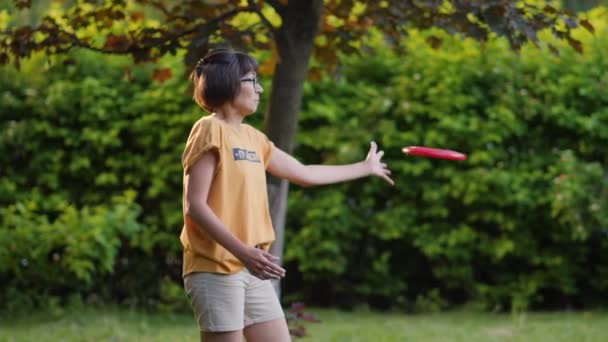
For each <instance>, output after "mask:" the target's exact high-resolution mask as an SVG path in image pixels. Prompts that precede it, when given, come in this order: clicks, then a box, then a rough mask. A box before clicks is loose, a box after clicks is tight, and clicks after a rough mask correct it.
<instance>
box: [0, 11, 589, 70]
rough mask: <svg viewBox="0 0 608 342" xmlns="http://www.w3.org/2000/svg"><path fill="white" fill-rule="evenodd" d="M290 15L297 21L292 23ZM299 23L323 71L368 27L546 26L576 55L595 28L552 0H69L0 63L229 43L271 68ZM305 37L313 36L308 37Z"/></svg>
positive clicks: (526, 34)
mask: <svg viewBox="0 0 608 342" xmlns="http://www.w3.org/2000/svg"><path fill="white" fill-rule="evenodd" d="M13 3H14V6H15V7H16V8H17V9H24V8H30V7H31V6H32V3H31V2H30V1H23V0H13ZM321 8H322V9H323V14H322V16H321V17H320V18H318V15H317V13H320V12H321V11H320V9H321ZM150 10H154V12H153V13H154V14H151V12H150ZM294 13H296V14H299V15H300V16H304V17H305V19H302V20H301V21H300V22H299V23H297V24H294V23H293V22H290V21H289V19H292V18H293V14H294ZM161 23H162V24H161ZM298 25H300V26H299V29H300V30H303V32H304V31H305V32H307V33H310V34H312V35H313V36H315V39H314V44H315V52H314V54H315V58H316V59H317V60H320V61H322V64H321V65H324V66H325V68H327V67H329V69H333V68H334V67H335V66H337V65H338V62H339V58H338V57H339V54H338V53H339V52H343V53H344V52H346V53H355V52H358V50H359V49H360V48H361V43H362V40H361V39H360V38H361V37H363V36H365V35H366V34H367V31H368V30H369V29H370V28H371V27H375V28H377V29H379V30H381V31H382V32H383V33H384V34H385V35H386V37H387V38H390V39H392V40H393V41H394V42H398V41H399V40H400V39H401V38H402V37H403V36H404V35H407V33H408V29H411V28H418V29H422V30H424V29H429V28H433V27H438V28H441V29H442V30H445V31H446V32H449V33H450V34H459V35H462V36H465V37H471V38H474V39H476V40H478V41H482V42H483V41H487V40H488V38H489V37H490V36H491V35H496V36H499V37H505V38H507V40H508V41H509V43H510V45H511V46H512V47H513V48H514V49H520V48H521V46H522V45H523V44H524V43H525V42H528V41H531V42H534V43H535V44H539V43H540V40H539V38H538V35H537V32H539V31H541V30H543V29H547V28H551V32H552V34H553V35H554V36H555V37H558V38H560V39H564V40H565V41H567V42H568V43H569V44H570V45H571V46H572V47H574V48H575V49H576V50H578V51H579V52H582V49H583V47H582V45H581V43H580V41H579V40H577V39H576V38H575V37H574V36H573V35H572V30H573V29H575V28H577V27H580V26H582V27H584V28H586V29H588V30H589V31H594V28H593V26H592V25H591V23H590V22H589V21H588V20H587V19H585V18H577V16H576V15H575V14H574V13H572V12H569V11H566V10H562V9H560V8H559V7H558V6H555V4H554V1H533V0H532V1H513V0H499V1H491V2H476V1H414V0H408V1H403V0H399V1H372V2H360V1H354V0H349V1H344V0H331V1H311V2H304V3H301V2H297V1H293V2H290V1H280V0H271V1H255V0H247V1H193V2H186V3H176V4H167V3H165V2H164V1H158V0H114V1H86V2H76V3H70V4H69V5H67V6H66V8H65V12H63V11H51V12H50V13H49V14H47V15H44V16H43V17H42V18H41V20H40V23H37V24H36V25H22V26H17V27H11V28H10V29H8V30H5V31H3V32H2V33H1V34H0V63H2V64H6V63H9V62H14V63H15V64H16V65H19V62H20V60H21V59H23V58H27V57H29V56H31V54H32V53H33V52H37V51H45V52H46V53H48V54H56V53H60V52H65V51H69V50H70V49H72V48H74V47H80V48H86V49H90V50H94V51H101V52H106V53H112V54H129V55H131V56H132V57H133V59H134V60H135V61H138V62H143V61H155V60H157V59H158V58H159V57H162V56H164V55H166V54H175V53H176V52H177V51H180V50H182V49H183V50H185V51H186V56H187V64H189V65H193V64H194V62H195V61H196V60H197V59H198V58H199V57H201V55H203V54H204V53H205V52H206V51H207V50H208V49H209V48H210V47H213V46H214V45H217V44H218V43H220V44H223V43H226V42H228V43H230V44H231V45H233V46H236V47H241V48H248V47H249V48H254V49H263V50H271V49H273V50H274V51H275V53H274V54H273V58H270V59H269V60H268V63H269V65H267V66H266V67H265V68H262V69H263V70H265V71H272V70H273V69H274V64H275V63H276V62H277V61H278V60H279V57H278V56H279V55H280V56H282V57H283V58H286V57H287V56H286V54H288V53H289V52H288V46H286V45H285V44H284V43H283V42H284V41H285V40H284V37H283V35H284V33H285V32H286V31H289V30H291V29H292V28H295V27H298ZM304 27H305V29H303V28H304ZM308 40H310V42H312V41H313V39H312V37H311V38H310V39H308ZM441 41H442V38H441V35H432V36H429V37H427V42H428V43H429V44H431V45H432V46H434V47H438V46H439V45H441ZM395 45H398V43H397V44H395ZM277 48H278V52H279V53H278V54H277V53H276V52H277ZM552 48H553V47H552ZM316 72H318V70H314V69H313V70H312V73H316Z"/></svg>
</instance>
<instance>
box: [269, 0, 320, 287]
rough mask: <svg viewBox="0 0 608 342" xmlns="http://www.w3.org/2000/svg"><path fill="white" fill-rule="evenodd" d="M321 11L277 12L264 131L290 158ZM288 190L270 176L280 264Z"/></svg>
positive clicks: (295, 7)
mask: <svg viewBox="0 0 608 342" xmlns="http://www.w3.org/2000/svg"><path fill="white" fill-rule="evenodd" d="M322 11H323V1H322V0H314V1H308V0H294V1H289V2H288V5H287V6H286V7H285V8H283V9H281V10H278V12H279V15H280V16H281V19H282V22H283V24H282V26H281V27H280V28H279V29H278V30H277V32H276V33H275V43H276V46H277V50H278V54H279V61H278V64H277V66H276V69H275V73H274V78H273V80H272V90H271V94H270V101H269V104H268V108H267V111H266V117H265V123H264V126H265V127H264V128H265V131H266V134H267V135H268V137H269V138H270V140H272V142H274V144H275V145H276V146H277V147H278V148H280V149H281V150H283V151H285V152H287V153H289V154H291V153H292V152H293V147H294V142H295V135H296V129H297V126H298V114H299V112H300V109H301V105H302V95H303V88H304V82H305V81H306V78H307V76H308V62H309V61H310V58H311V55H312V51H313V47H314V39H315V36H316V34H317V32H318V28H319V22H320V19H321V13H322ZM288 190H289V184H288V182H287V181H285V180H280V179H277V178H275V177H272V176H269V179H268V198H269V205H270V216H271V217H272V223H273V226H274V230H275V235H276V240H275V242H274V244H273V245H272V247H271V249H270V252H271V253H272V254H273V255H275V256H278V257H279V258H281V263H282V259H283V249H284V240H285V217H286V214H287V193H288ZM273 285H274V287H275V291H276V292H277V295H278V296H279V297H280V296H281V288H280V282H279V281H276V282H274V283H273Z"/></svg>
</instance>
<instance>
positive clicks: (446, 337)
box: [0, 309, 608, 342]
mask: <svg viewBox="0 0 608 342" xmlns="http://www.w3.org/2000/svg"><path fill="white" fill-rule="evenodd" d="M307 312H312V313H314V314H315V315H316V316H317V318H319V319H321V321H322V322H321V323H306V327H307V330H308V334H309V336H308V337H305V338H303V339H300V341H302V342H308V341H323V342H324V341H329V342H331V341H349V342H350V341H353V342H355V341H371V342H382V341H425V342H427V341H467V342H475V341H484V342H485V341H534V342H537V341H539V342H542V341H551V342H554V341H568V342H570V341H576V342H579V341H598V342H599V341H608V313H605V312H577V313H573V312H562V313H525V314H520V315H509V314H501V315H498V314H489V313H476V312H470V311H459V312H449V313H440V314H419V315H406V314H398V313H378V312H369V311H357V312H342V311H337V310H326V309H311V310H307ZM197 339H198V332H197V331H196V326H195V323H194V318H193V317H192V315H190V314H165V313H157V314H151V313H143V312H138V311H131V310H124V309H122V310H118V309H80V310H73V311H67V310H66V311H64V312H60V313H57V312H56V313H55V314H42V313H36V314H31V315H26V316H20V317H6V316H2V318H0V341H197Z"/></svg>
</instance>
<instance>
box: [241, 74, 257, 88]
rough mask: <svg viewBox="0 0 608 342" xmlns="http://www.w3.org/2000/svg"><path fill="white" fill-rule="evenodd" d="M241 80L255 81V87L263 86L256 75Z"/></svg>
mask: <svg viewBox="0 0 608 342" xmlns="http://www.w3.org/2000/svg"><path fill="white" fill-rule="evenodd" d="M241 82H251V83H253V86H254V87H255V86H256V85H259V86H261V84H260V82H259V80H258V78H257V77H256V76H253V77H249V78H241Z"/></svg>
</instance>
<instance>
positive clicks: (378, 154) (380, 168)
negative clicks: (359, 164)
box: [365, 141, 395, 185]
mask: <svg viewBox="0 0 608 342" xmlns="http://www.w3.org/2000/svg"><path fill="white" fill-rule="evenodd" d="M383 155H384V151H382V150H380V151H378V145H376V143H375V142H374V141H372V142H371V147H370V148H369V152H368V153H367V158H365V163H366V164H367V165H368V166H369V168H370V174H372V175H374V176H378V177H382V178H384V180H385V181H386V182H387V183H388V184H390V185H395V182H394V181H393V180H392V179H391V177H389V175H390V174H391V170H389V169H388V166H387V165H386V163H383V162H382V156H383Z"/></svg>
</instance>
